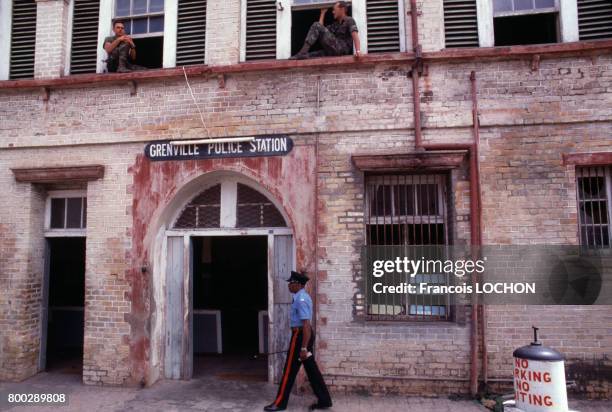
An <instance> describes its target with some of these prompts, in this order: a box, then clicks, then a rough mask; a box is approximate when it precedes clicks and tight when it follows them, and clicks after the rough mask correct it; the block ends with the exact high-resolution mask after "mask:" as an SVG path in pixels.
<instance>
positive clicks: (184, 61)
mask: <svg viewBox="0 0 612 412" xmlns="http://www.w3.org/2000/svg"><path fill="white" fill-rule="evenodd" d="M205 45H206V0H179V2H178V27H177V33H176V65H177V66H186V65H190V64H204V50H205Z"/></svg>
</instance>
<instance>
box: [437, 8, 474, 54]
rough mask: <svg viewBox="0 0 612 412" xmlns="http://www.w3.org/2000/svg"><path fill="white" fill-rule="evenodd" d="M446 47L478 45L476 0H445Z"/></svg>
mask: <svg viewBox="0 0 612 412" xmlns="http://www.w3.org/2000/svg"><path fill="white" fill-rule="evenodd" d="M444 33H445V37H446V47H447V48H450V47H478V46H479V43H478V15H477V10H476V0H444Z"/></svg>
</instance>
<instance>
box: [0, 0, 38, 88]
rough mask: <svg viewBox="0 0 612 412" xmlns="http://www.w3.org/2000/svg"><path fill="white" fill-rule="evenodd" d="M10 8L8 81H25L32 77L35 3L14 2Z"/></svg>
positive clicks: (30, 1) (28, 0) (31, 0)
mask: <svg viewBox="0 0 612 412" xmlns="http://www.w3.org/2000/svg"><path fill="white" fill-rule="evenodd" d="M12 6H13V8H12V11H11V13H10V16H11V21H10V27H11V34H10V39H11V44H10V62H9V79H27V78H31V77H34V49H35V45H36V1H35V0H14V1H13V2H12ZM2 17H3V16H0V19H1V18H2ZM0 34H2V33H0Z"/></svg>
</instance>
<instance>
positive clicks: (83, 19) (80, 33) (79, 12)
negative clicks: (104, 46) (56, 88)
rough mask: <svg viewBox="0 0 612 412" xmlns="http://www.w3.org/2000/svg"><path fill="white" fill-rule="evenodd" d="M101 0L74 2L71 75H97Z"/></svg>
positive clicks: (75, 0)
mask: <svg viewBox="0 0 612 412" xmlns="http://www.w3.org/2000/svg"><path fill="white" fill-rule="evenodd" d="M99 15H100V0H74V9H73V14H72V45H71V51H70V73H72V74H76V73H95V72H96V66H97V59H98V48H99V47H101V45H98V16H99Z"/></svg>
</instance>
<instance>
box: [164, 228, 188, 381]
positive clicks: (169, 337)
mask: <svg viewBox="0 0 612 412" xmlns="http://www.w3.org/2000/svg"><path fill="white" fill-rule="evenodd" d="M166 250H167V254H166V307H165V312H166V327H165V359H164V374H165V376H166V378H169V379H191V375H192V371H193V344H192V340H193V336H192V335H193V334H192V333H191V331H192V328H193V323H192V322H193V317H192V310H191V305H192V303H191V302H192V290H191V284H192V279H191V277H192V265H191V255H192V252H191V245H190V239H189V237H185V236H168V238H167V249H166Z"/></svg>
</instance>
